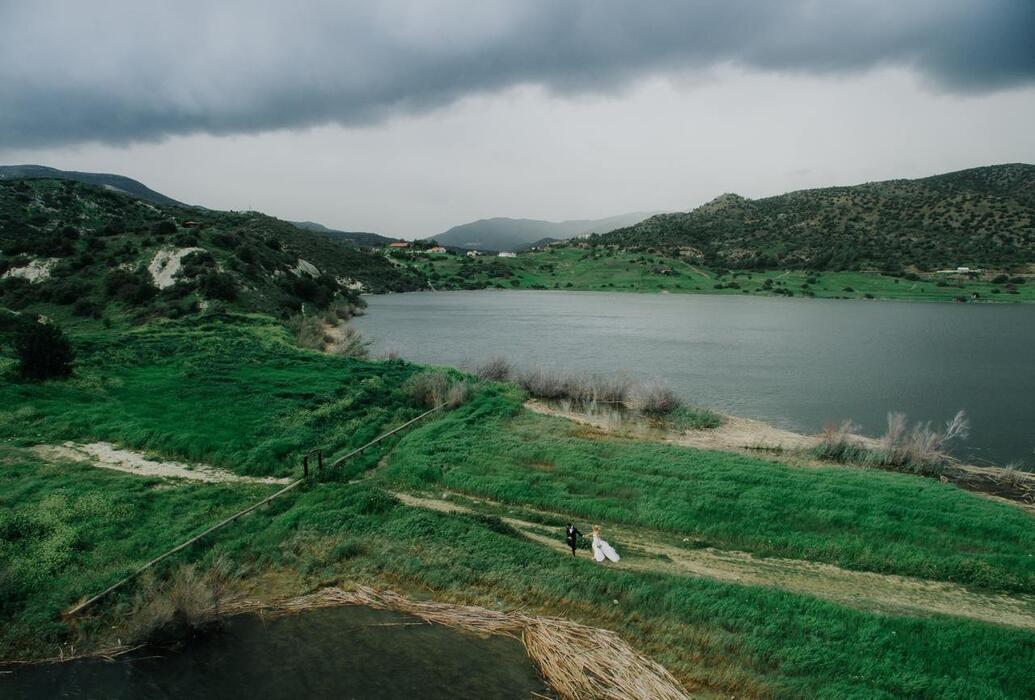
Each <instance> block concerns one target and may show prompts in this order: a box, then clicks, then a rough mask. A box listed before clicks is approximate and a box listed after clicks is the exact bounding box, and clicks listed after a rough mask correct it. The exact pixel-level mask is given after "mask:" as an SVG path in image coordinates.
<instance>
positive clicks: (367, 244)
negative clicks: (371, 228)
mask: <svg viewBox="0 0 1035 700" xmlns="http://www.w3.org/2000/svg"><path fill="white" fill-rule="evenodd" d="M289 223H291V224H294V225H295V226H297V227H298V228H300V229H302V230H303V231H312V232H313V233H319V234H320V235H321V236H326V237H327V238H330V239H331V240H332V241H337V242H338V243H345V244H347V245H357V246H360V247H361V248H381V247H383V246H386V245H388V244H389V243H393V242H395V241H401V240H402V239H401V238H389V237H388V236H382V235H381V234H379V233H368V232H366V231H339V230H337V229H333V228H327V227H326V226H324V225H323V224H318V223H316V222H314V221H291V222H289Z"/></svg>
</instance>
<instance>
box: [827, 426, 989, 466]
mask: <svg viewBox="0 0 1035 700" xmlns="http://www.w3.org/2000/svg"><path fill="white" fill-rule="evenodd" d="M969 427H970V424H969V422H968V421H967V416H966V414H965V413H964V412H963V411H959V412H957V413H956V415H955V416H954V417H953V418H952V420H950V421H947V422H946V424H945V429H944V430H936V429H934V428H933V427H932V426H931V423H930V422H926V423H917V424H916V425H914V426H913V427H912V428H910V427H909V424H908V421H907V420H906V416H905V414H903V413H889V414H888V429H887V431H886V432H885V433H884V435H883V436H881V438H880V440H879V441H878V443H877V446H876V447H869V446H867V445H866V444H865V443H864V442H863V441H862V440H861V439H860V438H859V437H857V436H856V435H855V430H856V428H855V426H853V425H852V423H851V421H844V422H842V423H841V424H840V425H838V426H833V425H828V426H827V427H826V428H824V431H823V434H822V435H821V437H820V441H819V444H818V445H817V446H816V447H814V448H813V449H812V454H813V455H815V456H816V457H819V458H820V459H829V460H832V461H836V462H849V463H855V464H859V465H862V466H875V467H890V468H892V469H895V470H898V471H907V472H911V473H913V474H921V475H924V476H939V475H941V474H942V473H943V471H944V470H945V467H946V466H947V465H948V464H949V462H950V458H949V456H948V454H947V453H946V446H947V444H948V443H949V442H951V441H953V440H963V439H966V437H967V433H968V431H969Z"/></svg>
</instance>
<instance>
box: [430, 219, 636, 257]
mask: <svg viewBox="0 0 1035 700" xmlns="http://www.w3.org/2000/svg"><path fill="white" fill-rule="evenodd" d="M650 215H651V212H633V213H630V214H620V215H618V216H610V217H607V218H605V219H572V220H569V221H541V220H539V219H509V218H506V217H496V218H493V219H479V220H478V221H472V222H471V223H469V224H461V225H460V226H454V227H453V228H451V229H449V230H448V231H443V232H442V233H440V234H438V235H437V236H432V237H431V238H434V239H435V240H436V241H438V243H439V244H440V245H443V246H446V247H453V248H463V249H466V250H487V251H489V250H522V249H525V248H529V247H531V246H532V245H535V244H538V243H540V242H541V241H542V240H543V239H552V240H564V239H568V238H575V237H576V236H582V235H588V234H590V233H607V232H609V231H613V230H615V229H617V228H621V227H623V226H630V225H632V224H635V223H637V222H639V221H642V220H643V219H645V218H646V217H648V216H650Z"/></svg>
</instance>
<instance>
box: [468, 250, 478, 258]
mask: <svg viewBox="0 0 1035 700" xmlns="http://www.w3.org/2000/svg"><path fill="white" fill-rule="evenodd" d="M479 255H481V253H479V252H478V251H477V250H469V251H467V257H469V258H477V257H478V256H479Z"/></svg>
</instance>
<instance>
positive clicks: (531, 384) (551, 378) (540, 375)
mask: <svg viewBox="0 0 1035 700" xmlns="http://www.w3.org/2000/svg"><path fill="white" fill-rule="evenodd" d="M516 381H517V385H518V386H520V387H521V388H522V389H524V390H525V391H527V392H528V393H529V395H531V396H534V397H536V398H538V399H563V398H567V397H568V389H569V383H568V382H567V381H566V380H565V379H564V378H563V377H561V376H560V375H558V374H555V373H553V372H550V371H548V370H545V369H543V368H542V367H535V368H533V369H530V370H527V371H525V372H522V373H521V374H520V375H519V376H518V377H517V379H516Z"/></svg>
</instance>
